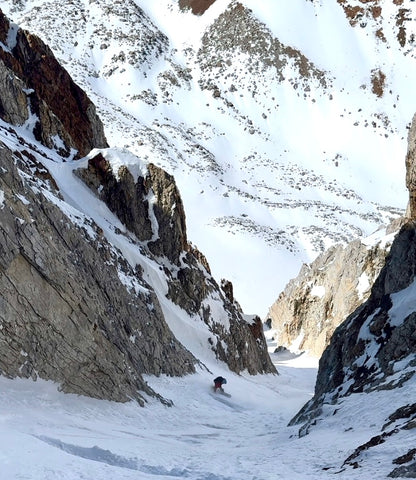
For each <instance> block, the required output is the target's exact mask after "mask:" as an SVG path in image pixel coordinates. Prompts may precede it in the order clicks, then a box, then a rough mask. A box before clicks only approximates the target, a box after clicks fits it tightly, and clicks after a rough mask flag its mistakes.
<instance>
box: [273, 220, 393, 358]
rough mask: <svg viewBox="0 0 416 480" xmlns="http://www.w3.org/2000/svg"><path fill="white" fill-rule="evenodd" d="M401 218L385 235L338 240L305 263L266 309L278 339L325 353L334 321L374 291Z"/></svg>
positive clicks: (336, 324) (302, 348)
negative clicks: (348, 240)
mask: <svg viewBox="0 0 416 480" xmlns="http://www.w3.org/2000/svg"><path fill="white" fill-rule="evenodd" d="M400 222H401V221H400V220H399V221H397V222H395V223H394V224H392V225H391V226H390V227H389V229H387V232H386V233H385V235H383V234H382V233H381V231H380V232H379V234H380V236H378V235H377V234H375V236H374V238H371V237H369V238H368V239H366V240H363V241H360V240H355V241H354V242H351V243H349V244H348V245H346V246H343V245H337V246H334V247H332V248H330V249H329V250H327V251H326V252H324V253H323V254H321V255H319V257H318V258H317V259H316V260H315V261H314V262H312V263H311V264H309V265H304V266H303V267H302V269H301V271H300V272H299V275H298V276H297V277H296V278H295V279H293V280H291V281H290V282H289V283H288V285H287V286H286V288H285V289H284V291H283V292H282V293H281V294H280V295H279V298H278V299H277V300H276V302H275V303H274V304H273V305H272V306H271V308H270V310H269V312H268V317H269V318H270V319H271V326H272V328H273V329H275V330H276V337H277V339H278V342H279V344H280V345H282V346H285V347H290V346H292V345H296V348H297V349H299V350H304V351H305V350H306V351H308V352H309V353H310V354H312V355H315V356H317V357H320V356H321V355H322V352H323V351H324V349H325V348H326V347H327V346H328V344H329V342H330V340H331V337H332V334H333V332H334V330H335V329H336V327H337V326H338V325H340V324H341V323H342V322H343V321H344V320H345V318H346V317H347V316H348V315H349V314H350V313H351V312H353V311H354V310H355V309H356V308H357V307H358V306H359V305H361V304H362V303H363V302H364V301H365V300H366V299H367V298H368V296H369V295H370V291H371V287H372V285H373V283H374V281H375V279H376V278H377V277H378V275H379V273H380V270H381V269H382V267H383V266H384V264H385V258H386V255H387V253H388V251H389V249H390V246H391V242H392V241H393V238H394V235H395V233H396V232H397V229H398V228H399V226H400ZM383 232H384V230H383Z"/></svg>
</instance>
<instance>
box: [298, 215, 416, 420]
mask: <svg viewBox="0 0 416 480" xmlns="http://www.w3.org/2000/svg"><path fill="white" fill-rule="evenodd" d="M415 279H416V224H415V223H414V222H409V223H407V224H405V225H404V226H403V227H402V228H401V230H400V232H399V233H398V234H397V236H396V238H395V239H394V241H393V244H392V246H391V250H390V253H389V255H388V257H387V259H386V264H385V266H384V267H383V269H382V270H381V272H380V275H379V276H378V278H377V279H376V281H375V283H374V285H373V288H372V290H371V295H370V297H369V299H368V300H367V301H366V302H365V303H363V304H362V305H360V306H359V307H358V308H357V309H356V310H355V311H354V312H353V313H351V315H349V316H348V317H347V319H346V320H345V321H344V322H343V323H342V324H341V325H340V326H339V327H338V328H337V329H336V330H335V332H334V335H333V336H332V339H331V342H330V345H329V346H328V348H327V349H326V350H325V351H324V353H323V355H322V357H321V360H320V363H319V373H318V377H317V381H316V386H315V395H314V397H313V399H312V400H311V401H310V402H309V403H308V404H306V405H305V407H304V408H303V409H302V410H301V412H300V413H299V414H298V415H297V416H296V417H295V418H294V420H293V421H292V423H299V422H309V421H310V420H311V419H313V418H316V417H317V416H319V415H320V414H321V413H322V405H323V403H324V402H325V403H328V402H331V403H336V402H337V401H338V399H339V398H340V397H342V396H346V395H350V394H352V393H357V392H371V391H373V390H377V389H390V388H395V387H397V386H400V385H401V384H403V383H404V382H406V381H408V380H409V379H410V378H411V377H412V376H413V375H414V373H415V371H416V370H415V369H414V367H415V366H416V360H415V354H416V334H415V332H416V323H415V320H416V306H415V305H414V302H413V298H414V291H415V287H414V282H415ZM399 362H401V364H400V368H398V367H397V364H398V363H399ZM409 367H410V370H409Z"/></svg>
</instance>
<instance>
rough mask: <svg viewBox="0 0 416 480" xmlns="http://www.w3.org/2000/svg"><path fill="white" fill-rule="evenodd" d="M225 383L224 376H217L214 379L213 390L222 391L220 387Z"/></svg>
mask: <svg viewBox="0 0 416 480" xmlns="http://www.w3.org/2000/svg"><path fill="white" fill-rule="evenodd" d="M226 383H227V380H226V379H225V378H224V377H217V378H215V379H214V392H216V391H217V390H218V389H219V390H220V391H221V392H224V389H223V388H222V386H223V385H225V384H226Z"/></svg>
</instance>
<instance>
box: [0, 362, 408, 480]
mask: <svg viewBox="0 0 416 480" xmlns="http://www.w3.org/2000/svg"><path fill="white" fill-rule="evenodd" d="M282 355H283V356H279V355H277V354H272V358H273V359H274V361H275V364H276V366H277V368H278V369H279V372H280V375H268V376H256V377H255V378H253V377H250V376H246V375H242V376H237V375H234V374H230V373H229V372H225V371H222V370H216V371H215V374H222V375H224V376H226V377H227V379H228V383H227V385H226V387H227V391H228V392H229V393H231V395H232V397H231V398H226V397H223V396H221V395H219V394H214V393H212V392H211V391H210V385H211V383H212V379H213V378H214V377H213V376H212V375H211V374H209V373H207V372H205V371H204V372H202V371H200V372H198V373H197V374H195V375H192V376H189V377H185V378H181V379H172V378H166V377H164V378H159V379H157V378H148V381H149V383H150V384H151V386H152V387H153V388H155V389H156V390H157V391H158V392H160V393H162V394H163V395H165V396H166V397H168V398H171V399H172V400H173V401H174V406H173V407H170V408H169V407H165V406H163V405H161V404H160V403H159V402H157V401H156V400H152V399H149V404H148V405H147V406H146V407H145V408H141V407H139V406H138V405H137V404H136V403H127V404H117V403H111V402H107V401H98V400H93V399H88V398H85V397H78V396H75V395H68V394H63V393H59V392H58V391H57V389H56V386H55V385H54V384H52V383H49V382H44V381H37V382H32V381H31V380H21V379H18V380H8V379H5V378H0V424H1V428H0V461H1V465H2V469H1V477H2V478H4V479H7V480H18V479H30V480H56V479H57V478H59V479H61V480H80V479H85V480H108V479H111V480H121V479H123V480H127V479H131V480H133V479H134V480H138V479H143V480H144V479H146V480H151V479H152V480H162V479H167V478H188V479H190V480H276V479H280V478H281V479H286V480H287V479H293V480H304V479H308V480H318V479H319V480H322V479H324V478H333V477H334V473H337V475H336V478H339V479H348V480H350V479H351V478H356V479H369V478H371V479H372V480H377V479H385V478H386V477H387V474H388V473H389V472H390V471H391V470H393V467H394V466H393V465H392V464H391V459H392V456H394V452H395V449H396V447H397V452H399V453H400V452H402V451H403V450H406V451H407V449H406V447H407V448H410V447H411V446H412V445H413V443H414V433H412V431H411V430H409V431H407V432H404V431H403V432H402V433H401V435H400V436H399V438H395V439H391V440H390V441H389V442H388V446H383V445H379V446H377V447H374V448H372V449H371V450H370V451H368V452H367V453H366V455H365V460H361V462H360V463H361V465H362V467H361V468H359V469H357V470H355V469H352V468H351V467H348V468H346V469H345V468H344V467H342V464H343V462H344V460H345V459H346V458H347V457H348V456H349V455H350V454H351V453H352V452H353V451H354V449H355V448H356V447H357V446H358V445H361V444H364V443H365V442H367V441H368V440H369V439H370V438H371V437H372V436H373V435H375V434H377V433H379V432H380V428H381V425H383V424H384V423H385V421H386V415H387V412H388V413H390V412H389V411H388V407H389V405H394V404H402V403H400V402H406V399H407V400H408V402H410V403H411V402H412V401H413V400H414V394H415V385H414V384H413V386H411V388H408V389H406V391H403V390H404V389H396V390H393V391H383V392H379V393H372V394H356V395H352V396H350V397H347V398H345V399H344V400H343V402H342V404H341V405H337V406H336V408H337V412H336V414H330V415H329V416H328V417H327V418H325V419H324V420H322V421H320V422H319V423H318V425H317V426H315V427H313V428H312V429H311V433H310V434H309V435H307V436H306V437H302V438H298V427H287V426H286V425H287V423H288V421H289V420H290V419H291V417H292V416H293V415H294V414H295V413H296V412H297V410H298V409H299V408H300V407H301V406H302V405H303V403H304V402H305V401H307V400H309V399H310V397H311V395H312V391H313V384H314V380H315V375H316V360H312V359H309V358H307V357H306V356H295V355H293V354H292V355H287V357H286V358H285V355H284V354H282ZM413 383H414V382H413ZM329 408H330V409H331V408H332V409H335V407H329Z"/></svg>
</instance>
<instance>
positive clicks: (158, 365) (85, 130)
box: [0, 15, 275, 404]
mask: <svg viewBox="0 0 416 480" xmlns="http://www.w3.org/2000/svg"><path fill="white" fill-rule="evenodd" d="M0 20H1V22H0V24H1V28H0V32H1V41H2V43H1V44H0V46H1V48H0V99H1V100H0V107H1V108H0V116H1V119H2V122H1V124H0V142H1V143H0V166H1V168H0V237H1V245H0V253H1V255H0V256H1V261H0V292H1V293H0V305H1V308H0V348H1V355H0V373H1V374H3V375H7V376H10V377H15V376H22V377H32V378H37V377H40V378H44V379H50V380H53V381H55V382H57V383H58V384H59V385H60V386H61V388H62V389H63V390H64V391H66V392H75V393H79V394H85V395H89V396H93V397H98V398H106V399H110V400H116V401H127V400H129V399H136V400H138V401H139V402H140V403H142V404H143V403H144V401H145V394H147V395H156V396H158V395H157V393H156V392H154V391H152V390H151V389H150V388H149V387H148V385H147V384H146V382H145V381H144V380H143V377H142V375H144V374H150V375H161V374H166V375H173V376H179V375H185V374H189V373H192V372H194V371H195V365H196V364H198V360H197V359H196V358H195V357H194V355H193V354H192V353H190V352H189V351H188V350H187V349H186V348H185V347H184V346H183V345H182V344H181V343H180V342H179V341H178V340H177V338H175V336H174V334H173V333H172V331H171V329H170V327H169V326H168V324H167V322H166V318H165V312H164V311H163V308H162V306H161V303H160V302H161V301H162V302H174V303H176V304H177V305H178V306H179V307H180V308H181V312H183V313H181V315H182V317H183V318H186V319H188V320H189V319H190V317H191V316H192V318H193V321H194V322H196V324H197V325H199V327H198V328H199V329H201V330H204V332H205V333H204V335H205V342H206V344H205V348H206V350H207V351H209V350H212V351H213V354H212V357H213V358H214V359H215V358H218V359H219V360H222V361H224V362H227V363H228V364H229V366H230V368H231V369H232V370H234V371H236V372H239V371H241V370H245V369H247V370H248V371H249V372H250V373H253V374H254V373H258V372H275V368H274V366H273V365H272V363H271V361H270V358H269V357H268V354H267V349H266V347H265V339H264V336H263V334H262V331H261V329H260V330H259V329H258V328H256V327H258V325H259V324H260V321H259V320H258V319H257V320H255V321H254V320H252V319H251V320H250V321H246V320H245V319H243V317H242V313H241V310H240V308H239V306H238V304H237V303H236V302H235V301H234V300H230V299H229V298H227V296H226V294H225V293H223V292H222V290H221V289H220V287H219V286H218V285H217V283H216V282H215V280H214V279H213V278H212V277H211V275H210V273H209V266H208V263H207V261H206V259H205V258H204V256H203V255H202V254H201V253H200V252H198V250H197V249H196V248H194V247H192V246H191V245H190V244H189V243H188V240H187V236H186V222H185V214H184V209H183V205H182V200H181V197H180V195H179V192H178V189H177V187H176V184H175V182H174V179H173V177H172V176H171V175H169V174H167V173H166V172H165V171H163V170H162V169H160V168H157V167H155V166H154V165H152V164H144V163H143V162H141V161H140V160H139V159H138V158H136V157H134V160H133V162H134V165H133V166H129V167H127V166H125V165H122V166H120V168H117V169H115V168H114V167H113V166H112V165H111V163H110V162H108V161H107V159H106V157H107V156H111V155H112V153H113V150H112V149H107V148H103V149H101V150H100V149H99V148H101V147H106V146H107V142H106V140H105V137H104V134H103V127H102V124H101V122H100V120H99V119H98V117H97V116H96V115H95V108H94V105H93V104H92V103H91V101H90V100H89V99H88V97H87V96H86V95H85V93H84V92H83V91H82V90H81V89H80V88H79V87H78V86H77V85H75V83H74V82H73V81H72V80H71V78H70V77H69V75H68V74H67V73H66V71H65V70H63V69H62V68H61V67H60V65H59V64H58V62H57V61H56V60H55V58H54V57H53V55H52V54H51V52H50V51H49V49H48V48H47V47H46V46H45V45H44V44H43V43H42V42H41V41H40V40H39V39H38V38H37V37H34V36H31V35H30V34H29V33H27V32H24V31H22V30H20V29H18V28H17V27H16V26H14V25H13V24H11V23H10V22H9V21H8V20H7V19H6V18H5V17H4V16H2V15H0ZM91 148H96V149H97V150H94V151H93V152H95V153H92V154H91V155H90V156H89V158H90V159H89V163H88V164H87V165H86V168H79V169H78V173H77V175H78V177H80V178H81V179H83V180H84V181H85V182H86V184H87V185H88V186H89V187H90V189H91V193H90V194H89V195H90V196H91V201H94V202H97V201H98V200H97V199H96V197H94V195H93V193H92V192H95V194H96V196H97V197H99V198H100V199H101V201H102V206H101V207H100V209H103V210H104V209H105V203H106V204H107V205H108V207H109V208H110V210H111V211H112V212H113V213H114V214H115V215H116V216H117V217H118V218H119V221H120V222H121V225H123V228H124V229H125V230H124V231H123V232H122V231H120V230H119V229H118V228H116V227H112V228H111V229H110V230H111V235H110V236H106V235H108V232H107V230H104V229H103V228H101V227H99V226H98V224H97V223H96V221H95V220H94V218H92V217H90V216H88V214H87V213H84V211H83V210H82V207H83V206H82V204H81V205H77V207H76V208H74V205H73V204H72V205H69V204H68V203H67V201H66V200H65V197H68V196H69V197H70V195H69V194H70V193H71V192H67V191H65V189H63V190H62V185H63V184H65V181H66V180H65V175H64V174H63V173H62V172H61V170H62V169H63V168H64V166H65V165H68V166H70V169H69V170H66V172H67V173H66V174H67V175H70V176H71V175H73V173H72V171H73V169H75V165H77V164H78V162H76V161H75V162H74V159H75V160H76V159H77V158H78V157H80V156H82V155H84V154H85V153H88V152H89V151H90V150H91ZM68 155H69V156H70V158H68ZM130 157H133V156H132V155H130ZM72 163H74V167H72ZM84 163H85V162H84ZM139 168H143V171H142V172H141V173H140V174H139V173H138V172H137V170H138V169H139ZM55 176H56V178H55ZM58 178H59V179H60V181H58ZM60 182H61V184H60V186H59V187H58V184H59V183H60ZM62 182H63V183H62ZM78 183H81V180H78ZM77 188H79V187H77ZM84 188H85V187H84ZM114 218H115V217H114ZM115 238H119V239H120V242H121V243H123V242H124V241H127V240H126V239H129V240H128V242H129V252H130V255H129V256H128V258H126V257H125V253H123V252H122V251H121V250H120V249H119V247H118V246H117V245H118V244H117V241H115V240H114V239H115ZM109 239H110V240H111V242H110V241H109ZM132 251H134V254H131V252H132ZM132 257H133V258H132ZM140 262H141V263H140ZM146 262H151V263H152V264H154V265H158V262H160V266H159V272H163V273H158V275H159V281H160V282H162V283H163V282H166V285H168V287H167V292H166V295H164V294H162V293H161V290H160V289H159V291H158V292H157V293H156V290H155V287H154V286H153V285H151V284H149V283H148V281H146V280H145V272H144V269H143V265H142V264H145V263H146ZM228 290H229V289H228ZM228 290H227V291H228ZM158 295H159V297H158ZM159 398H160V399H161V400H162V401H164V402H166V403H168V400H165V399H162V398H161V397H159Z"/></svg>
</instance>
